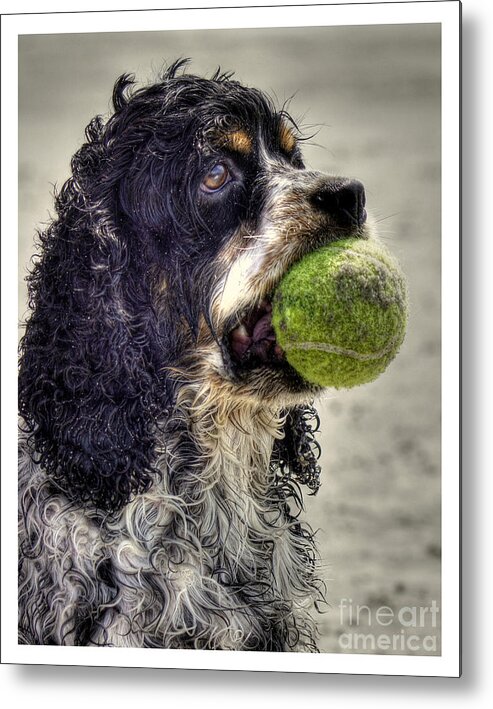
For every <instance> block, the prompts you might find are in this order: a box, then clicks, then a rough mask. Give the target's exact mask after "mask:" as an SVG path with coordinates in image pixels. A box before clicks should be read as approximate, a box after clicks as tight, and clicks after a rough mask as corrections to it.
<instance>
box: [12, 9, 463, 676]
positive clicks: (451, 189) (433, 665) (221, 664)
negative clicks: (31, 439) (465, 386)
mask: <svg viewBox="0 0 493 709" xmlns="http://www.w3.org/2000/svg"><path fill="white" fill-rule="evenodd" d="M226 1H227V0H226ZM459 13H460V5H459V3H458V2H457V1H456V0H450V1H445V2H424V3H423V2H416V3H384V4H358V5H323V6H292V7H283V8H282V9H281V10H280V9H279V8H276V7H266V8H259V7H256V8H255V7H252V8H216V9H199V10H173V11H169V10H160V11H145V12H144V11H142V12H118V13H114V12H98V13H97V14H95V13H87V14H86V13H77V14H68V13H62V14H57V15H42V14H33V15H23V16H22V15H9V16H5V15H4V16H3V17H2V126H3V131H2V176H6V175H7V174H12V172H13V167H14V166H16V165H17V150H16V148H17V118H18V117H17V41H18V36H19V35H21V34H44V33H48V34H53V33H74V32H95V31H97V32H122V31H146V30H149V31H155V30H157V29H160V28H162V29H166V30H173V29H174V30H178V29H219V28H254V27H279V26H283V27H296V26H304V27H308V26H324V25H332V26H335V25H373V24H405V23H431V22H433V23H441V25H442V117H443V116H446V120H443V118H442V195H443V199H442V233H443V234H446V236H447V238H446V239H442V345H443V348H442V351H443V353H444V359H443V363H442V365H443V368H442V441H446V445H443V447H442V450H443V456H442V484H443V492H442V501H443V515H442V540H443V549H442V589H443V590H442V611H441V613H442V621H443V626H442V653H443V654H442V656H441V657H409V656H390V655H385V656H383V655H343V654H328V653H323V654H320V655H312V654H300V653H257V652H251V653H250V652H249V653H245V652H213V651H201V650H193V651H185V650H143V649H141V650H139V649H120V648H100V649H98V648H77V647H74V648H72V647H67V648H65V647H64V648H58V647H35V646H18V645H17V626H16V613H15V612H13V609H15V608H16V607H17V566H16V560H15V556H14V554H12V546H13V545H12V541H13V537H14V535H15V531H14V530H15V528H16V523H17V513H16V510H17V488H16V484H15V478H16V476H15V473H14V471H15V470H16V468H17V446H16V440H17V421H16V418H15V416H13V415H12V412H13V411H14V410H15V406H16V405H15V404H14V402H15V401H16V398H17V389H16V379H17V352H16V346H15V345H14V344H13V343H16V342H17V308H16V307H15V305H16V304H15V302H13V300H14V297H13V295H12V294H13V293H17V248H16V239H15V238H14V237H13V235H15V234H17V213H16V209H15V208H13V209H6V208H5V206H6V205H16V204H17V180H15V179H14V180H12V179H10V180H7V179H5V178H4V179H3V180H2V205H3V206H4V209H2V235H3V236H2V393H3V394H2V471H3V474H2V544H3V554H2V661H3V662H8V663H27V664H31V663H32V664H57V665H91V666H118V667H125V666H126V667H173V668H197V669H236V670H260V671H283V672H286V671H289V672H320V673H353V674H356V673H357V674H386V675H421V676H448V677H456V676H458V674H459V627H458V618H459V553H458V550H459V391H458V382H459V372H460V368H459V321H458V314H459V268H460V264H459V219H460V215H459V197H460V195H459V150H458V147H459V82H458V77H459V32H460V29H459ZM11 473H12V474H11Z"/></svg>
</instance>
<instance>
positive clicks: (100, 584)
mask: <svg viewBox="0 0 493 709" xmlns="http://www.w3.org/2000/svg"><path fill="white" fill-rule="evenodd" d="M182 69H183V63H182V62H178V63H176V64H174V65H173V66H171V67H170V69H169V70H168V71H167V72H166V73H165V74H164V75H163V77H162V79H161V80H160V81H159V82H158V83H157V84H155V85H153V86H150V87H147V88H145V89H140V90H138V91H133V93H130V87H131V84H132V81H131V79H130V78H129V77H122V78H121V79H120V80H119V81H118V82H117V85H116V87H115V91H114V96H113V102H114V113H113V115H112V116H111V117H110V118H109V120H108V121H107V122H106V123H104V122H103V120H102V119H101V118H100V117H96V118H95V119H94V120H93V121H92V122H91V124H90V125H89V127H88V128H87V132H86V137H87V141H86V143H85V144H84V145H83V146H82V148H81V149H80V150H79V152H78V153H77V154H76V155H75V156H74V158H73V160H72V177H71V178H70V179H69V180H68V181H67V182H66V184H65V185H64V186H63V188H62V189H61V191H60V193H59V194H58V195H57V197H56V211H57V217H56V218H55V219H54V220H53V222H52V223H51V224H50V226H49V227H48V228H47V229H46V231H44V232H43V233H41V234H40V235H39V256H38V259H37V262H36V265H35V267H34V269H33V270H32V272H31V274H30V276H29V279H28V281H29V293H30V307H31V315H30V317H29V319H28V322H27V325H26V332H25V335H24V337H23V339H22V342H21V367H20V382H19V402H20V414H21V423H20V431H21V432H20V477H19V486H20V487H19V501H20V515H19V519H20V570H19V637H20V642H23V643H28V644H59V645H62V644H71V645H97V646H101V645H106V646H108V645H110V646H139V647H168V648H204V649H226V650H233V649H235V650H277V651H280V650H290V649H296V650H310V651H314V650H316V635H317V632H316V627H315V623H314V621H313V618H312V607H313V605H314V604H317V603H318V602H319V601H320V600H321V599H322V584H321V582H320V581H319V580H318V578H317V565H318V561H317V553H316V549H315V545H314V539H313V535H312V532H311V530H310V529H309V527H308V526H307V525H306V524H305V523H301V522H300V521H299V519H298V516H299V513H300V510H301V508H302V493H301V489H302V487H303V486H304V485H308V487H309V491H316V489H317V487H318V484H319V481H318V476H319V472H320V471H319V468H318V465H317V462H316V459H317V456H318V447H317V444H316V443H315V441H314V437H313V432H314V430H315V429H316V427H317V425H318V419H317V416H316V413H315V411H314V410H313V409H312V408H311V406H310V400H311V398H312V397H313V395H314V394H315V393H316V391H315V390H314V389H313V388H311V387H310V386H309V385H307V383H306V382H302V381H301V380H300V379H299V377H298V376H297V375H296V373H295V372H294V371H291V372H290V371H287V370H281V369H279V370H276V369H273V370H270V369H269V370H265V371H264V370H262V369H261V370H257V369H253V370H252V371H251V372H247V374H245V375H244V374H242V373H240V374H238V373H237V372H236V373H235V371H234V367H233V364H232V363H231V362H229V361H228V357H227V355H226V354H225V351H224V341H223V337H224V333H225V332H226V331H227V330H226V326H227V323H229V322H230V321H231V319H232V318H234V314H235V311H236V310H237V309H241V307H243V306H244V305H245V304H246V303H247V301H250V302H253V301H257V302H260V300H261V298H263V297H264V296H265V293H266V289H267V288H270V287H271V286H272V285H273V284H275V282H276V280H279V278H280V276H281V275H282V272H283V271H284V270H285V269H286V268H287V267H288V266H289V263H290V262H292V261H293V260H296V259H297V258H299V257H300V255H302V253H303V252H304V251H306V250H309V249H310V248H314V247H315V246H316V245H317V243H319V241H320V234H321V233H323V232H324V223H323V219H325V217H323V218H322V216H320V215H318V216H317V215H313V214H312V212H313V210H312V209H311V207H310V206H309V204H308V202H307V201H306V200H305V201H303V194H304V193H303V190H305V191H306V190H307V187H306V185H309V186H311V185H315V184H318V183H319V182H320V180H321V179H323V178H322V177H321V176H320V175H319V174H318V173H309V172H308V171H304V170H303V166H302V163H301V159H300V157H299V154H298V153H299V151H298V148H297V147H296V146H295V141H294V138H293V132H294V130H295V129H294V126H293V127H292V128H290V130H289V131H288V133H287V134H286V130H287V129H286V125H287V123H289V119H288V117H287V116H286V114H285V113H284V112H282V111H281V112H279V111H277V112H276V111H275V109H274V107H273V106H272V104H271V103H270V101H269V100H268V99H267V98H265V96H263V94H261V93H260V92H258V91H256V90H254V89H248V88H245V87H243V86H241V85H240V84H238V83H237V82H234V81H232V80H230V78H229V77H228V76H226V75H220V74H217V75H216V76H214V77H212V79H210V80H205V79H200V78H198V77H195V76H192V75H189V74H185V73H183V72H182ZM238 126H240V127H242V128H243V127H245V126H246V127H248V131H249V133H248V136H251V137H248V139H247V138H245V136H243V138H242V140H241V143H240V144H239V145H240V147H241V150H243V151H247V150H249V149H250V142H251V144H252V145H253V143H254V139H253V136H256V135H258V134H260V133H261V134H262V136H263V143H262V145H263V148H262V149H263V150H264V151H265V152H266V153H267V152H268V153H269V154H272V155H277V157H276V159H275V160H274V161H273V163H272V164H271V165H270V167H264V168H263V172H262V174H260V172H258V174H257V179H254V176H253V177H251V178H250V177H248V174H249V173H248V170H247V168H245V177H244V180H243V183H242V190H243V191H239V192H238V194H237V196H234V201H233V202H232V204H234V209H231V208H230V207H227V205H226V206H224V207H223V206H221V203H220V202H217V201H216V203H215V204H213V207H212V208H211V207H210V206H209V203H206V202H205V200H204V199H203V198H202V197H201V198H200V199H199V200H198V201H197V184H198V182H197V180H198V179H199V176H200V174H202V173H201V170H202V169H203V163H204V162H205V161H206V160H208V159H209V158H210V156H211V154H214V153H215V152H216V151H217V152H219V151H220V149H221V146H220V141H219V146H218V141H217V140H216V142H214V139H213V136H215V135H217V132H218V131H220V132H222V133H223V134H225V135H228V131H232V130H235V129H236V128H237V127H238ZM268 140H270V141H271V142H270V143H269V145H268V146H267V147H266V142H267V141H268ZM236 142H237V143H238V140H237V141H236ZM259 145H260V144H259ZM283 145H287V146H288V148H289V151H290V154H289V155H286V154H283V153H282V151H283V150H284V148H283ZM236 147H238V145H237V146H236ZM259 150H260V148H259ZM260 158H261V156H260V155H257V156H255V160H257V161H258V164H259V165H260ZM264 163H265V165H268V161H266V160H264ZM256 164H257V163H256ZM249 180H250V182H249ZM170 186H173V189H171V187H170ZM231 189H233V188H231ZM234 189H237V186H234ZM238 189H239V188H238ZM310 189H311V187H310ZM245 195H248V199H246V197H245ZM293 199H294V200H297V203H296V204H294V205H293ZM200 200H202V201H200ZM317 220H318V221H317ZM325 231H327V230H326V229H325ZM336 231H337V230H336ZM255 234H256V235H257V236H256V237H255V238H256V241H255V242H254V243H253V244H252V242H250V241H247V244H248V246H250V244H252V249H253V250H252V251H250V252H248V253H244V247H245V241H246V239H247V237H248V238H252V235H255ZM286 234H291V235H294V236H293V238H292V239H291V240H290V241H288V240H287V239H286ZM253 266H255V268H254V267H253ZM235 269H236V270H235ZM236 272H238V273H241V274H243V275H244V284H243V285H244V287H242V289H241V293H237V292H236V291H235V289H234V288H230V285H229V284H230V283H231V274H232V273H236ZM242 278H243V276H242ZM228 279H229V280H228ZM225 293H229V294H230V296H231V297H229V298H226V296H225ZM242 298H243V299H244V301H245V302H243V301H242ZM233 301H234V302H233Z"/></svg>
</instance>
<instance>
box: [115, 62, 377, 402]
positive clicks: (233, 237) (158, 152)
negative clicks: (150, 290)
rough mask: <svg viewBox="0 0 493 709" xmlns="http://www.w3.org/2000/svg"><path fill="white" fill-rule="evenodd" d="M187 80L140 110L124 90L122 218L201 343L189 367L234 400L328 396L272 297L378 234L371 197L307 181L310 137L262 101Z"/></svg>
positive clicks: (180, 78)
mask: <svg viewBox="0 0 493 709" xmlns="http://www.w3.org/2000/svg"><path fill="white" fill-rule="evenodd" d="M176 70H177V66H175V67H173V68H172V69H171V71H169V72H168V73H167V75H166V76H165V78H164V80H163V82H162V83H161V84H158V85H156V86H153V87H152V88H150V89H145V90H142V91H139V92H137V93H135V94H134V95H133V97H132V98H131V99H130V100H125V99H124V98H123V94H124V89H125V81H123V82H121V83H120V84H119V85H117V88H116V96H117V98H116V101H115V103H116V106H117V108H118V111H117V114H116V116H115V117H114V118H113V119H112V120H111V121H110V123H109V125H108V127H107V129H106V141H107V142H108V144H109V145H110V146H111V149H112V150H113V151H114V154H115V155H114V158H113V159H114V161H115V162H116V163H117V164H122V163H125V162H126V164H125V168H124V169H121V179H120V184H119V207H120V209H121V213H122V218H123V219H124V220H128V221H129V223H130V226H131V230H132V231H135V232H137V233H138V234H139V236H141V237H143V238H144V240H145V241H146V242H147V243H146V244H145V247H144V246H142V248H148V249H149V248H150V246H151V245H152V248H151V251H150V253H151V254H152V262H153V268H154V273H155V276H156V279H157V283H158V287H157V290H156V298H157V301H159V302H160V304H161V309H162V313H163V317H165V318H168V319H169V317H170V304H171V303H172V309H173V313H181V314H182V315H183V320H182V324H183V328H184V329H185V330H187V329H189V328H191V330H190V332H192V333H193V334H194V335H198V345H199V350H197V349H196V348H195V341H194V342H193V343H188V344H187V345H186V347H185V348H184V351H183V352H182V353H181V354H182V355H183V356H184V357H185V362H186V365H187V366H188V367H190V366H191V365H194V364H197V352H198V351H200V353H201V357H202V365H203V366H202V367H199V370H200V376H201V377H207V378H208V379H209V383H210V385H211V386H220V387H222V388H223V391H225V394H226V392H227V395H228V396H230V397H235V396H241V397H243V398H253V399H255V398H258V397H260V398H262V399H268V400H275V401H276V402H277V403H279V404H281V405H283V404H288V403H293V402H294V401H299V400H300V399H303V398H306V397H307V395H308V396H309V395H310V394H313V392H314V389H313V387H311V386H310V385H309V384H308V383H307V382H306V381H304V380H303V379H302V378H301V377H300V376H299V375H298V374H297V373H296V372H295V371H294V370H293V369H292V368H291V367H290V366H289V365H288V363H287V361H286V359H285V357H284V353H283V352H282V350H281V348H280V347H279V345H278V344H277V343H276V340H275V335H274V331H273V329H272V324H271V305H270V301H271V296H272V293H273V290H274V289H275V286H276V285H277V284H278V282H279V281H280V279H281V278H282V276H283V274H284V273H285V272H286V270H287V269H288V268H289V267H290V266H291V265H292V264H293V262H295V261H297V260H298V259H300V258H301V257H302V256H303V255H304V254H306V253H307V252H309V251H311V250H313V249H315V248H317V247H319V246H321V245H323V244H325V243H327V242H329V241H331V240H336V239H340V238H344V237H346V236H349V235H360V236H365V235H366V234H365V230H366V224H365V223H366V211H365V194H364V189H363V186H362V185H361V183H360V182H358V181H355V180H350V179H347V178H342V177H334V176H331V175H328V174H324V173H320V172H315V171H313V170H309V169H306V168H305V165H304V163H303V158H302V153H301V147H300V146H301V138H300V136H299V132H298V129H297V127H296V124H295V123H294V121H293V120H292V119H291V118H290V116H289V115H288V114H287V113H286V111H284V110H276V108H275V107H274V105H273V104H272V102H271V101H270V100H269V98H267V97H266V96H265V95H264V94H263V93H261V92H260V91H257V90H255V89H251V88H247V87H245V86H243V85H241V84H240V83H238V82H236V81H233V80H231V79H230V78H229V77H227V76H224V75H218V76H216V77H214V78H213V79H212V80H207V79H201V78H198V77H195V76H191V75H187V74H185V75H177V74H176ZM186 340H187V338H186V336H185V337H184V339H183V342H185V341H186ZM172 364H173V365H174V366H176V364H177V362H176V358H175V360H174V361H173V362H172Z"/></svg>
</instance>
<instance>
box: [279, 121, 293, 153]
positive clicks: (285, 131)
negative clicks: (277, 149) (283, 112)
mask: <svg viewBox="0 0 493 709" xmlns="http://www.w3.org/2000/svg"><path fill="white" fill-rule="evenodd" d="M279 143H280V145H281V148H282V149H283V150H284V152H286V153H288V154H289V153H292V152H293V150H294V149H295V147H296V136H295V135H294V133H293V131H292V130H291V128H290V127H289V126H288V125H286V123H285V122H284V121H282V122H281V124H280V126H279Z"/></svg>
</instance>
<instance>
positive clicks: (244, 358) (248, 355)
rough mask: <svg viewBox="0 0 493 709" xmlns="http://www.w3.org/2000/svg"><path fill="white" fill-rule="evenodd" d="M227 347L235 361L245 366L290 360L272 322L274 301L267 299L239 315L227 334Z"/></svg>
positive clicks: (243, 367)
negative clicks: (277, 338)
mask: <svg viewBox="0 0 493 709" xmlns="http://www.w3.org/2000/svg"><path fill="white" fill-rule="evenodd" d="M226 347H227V350H228V353H229V355H230V359H231V361H232V363H233V364H234V365H236V366H239V367H241V368H242V369H253V368H255V367H258V366H262V365H264V366H265V365H271V366H276V365H277V366H279V365H282V364H284V363H286V358H285V355H284V351H283V349H282V347H281V346H280V345H279V343H278V342H277V340H276V333H275V332H274V327H273V325H272V303H271V301H270V299H269V298H264V299H263V300H262V301H261V302H260V304H259V305H258V306H256V307H254V308H252V309H250V310H248V311H246V312H244V313H242V314H241V315H240V316H238V318H237V323H236V324H235V326H234V327H233V328H232V329H230V330H229V332H228V334H227V336H226Z"/></svg>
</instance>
